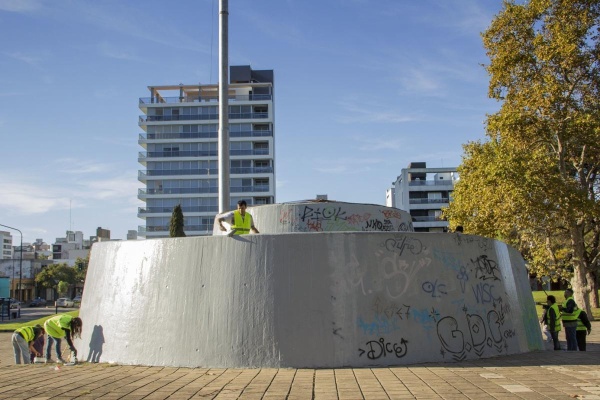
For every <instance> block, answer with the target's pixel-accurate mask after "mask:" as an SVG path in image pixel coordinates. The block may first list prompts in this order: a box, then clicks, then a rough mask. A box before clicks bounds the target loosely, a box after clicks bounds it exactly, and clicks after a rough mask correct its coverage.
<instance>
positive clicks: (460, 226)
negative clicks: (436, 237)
mask: <svg viewBox="0 0 600 400" xmlns="http://www.w3.org/2000/svg"><path fill="white" fill-rule="evenodd" d="M462 231H463V227H462V225H456V228H454V232H462Z"/></svg>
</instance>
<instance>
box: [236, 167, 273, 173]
mask: <svg viewBox="0 0 600 400" xmlns="http://www.w3.org/2000/svg"><path fill="white" fill-rule="evenodd" d="M229 173H230V174H231V175H234V174H272V173H273V167H257V168H230V169H229Z"/></svg>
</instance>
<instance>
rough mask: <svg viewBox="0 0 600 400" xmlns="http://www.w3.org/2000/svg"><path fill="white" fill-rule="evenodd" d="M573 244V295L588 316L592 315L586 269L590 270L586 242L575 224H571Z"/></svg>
mask: <svg viewBox="0 0 600 400" xmlns="http://www.w3.org/2000/svg"><path fill="white" fill-rule="evenodd" d="M570 230H571V245H572V247H573V253H574V257H573V279H571V287H572V288H573V297H574V298H575V302H576V303H577V307H578V308H579V309H581V310H584V311H585V312H586V313H587V315H588V317H592V310H591V308H590V301H589V300H590V298H589V286H588V285H587V282H586V271H588V268H586V267H587V265H586V262H585V257H584V252H585V243H584V241H583V234H582V231H581V229H580V227H579V226H577V225H576V224H573V226H571V229H570Z"/></svg>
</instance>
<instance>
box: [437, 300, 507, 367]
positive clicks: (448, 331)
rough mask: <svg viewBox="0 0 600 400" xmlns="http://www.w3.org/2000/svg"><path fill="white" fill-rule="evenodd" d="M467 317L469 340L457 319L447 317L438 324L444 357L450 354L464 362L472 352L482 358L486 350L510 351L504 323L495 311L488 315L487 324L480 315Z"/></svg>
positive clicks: (466, 314) (466, 315) (467, 315)
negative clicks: (503, 329)
mask: <svg viewBox="0 0 600 400" xmlns="http://www.w3.org/2000/svg"><path fill="white" fill-rule="evenodd" d="M465 317H466V318H465V319H466V325H467V332H468V334H469V336H468V338H466V337H465V334H464V332H463V329H461V327H460V325H459V322H458V321H457V320H456V318H454V317H452V316H447V317H444V318H442V319H440V320H439V321H438V322H437V334H438V337H439V340H440V344H441V345H442V349H441V350H440V353H441V354H442V356H443V357H445V354H446V353H450V354H452V358H453V359H454V360H456V361H462V360H464V359H465V358H466V357H467V353H470V352H473V353H474V354H475V355H477V356H478V357H481V356H482V355H483V353H484V352H485V349H486V348H492V347H493V348H494V349H495V350H496V351H497V352H498V353H500V352H502V349H503V348H504V349H508V342H507V341H506V340H505V338H504V337H503V334H502V324H503V323H504V321H503V319H502V317H501V316H500V315H499V314H498V313H497V312H496V311H495V310H490V311H489V312H488V313H487V316H486V317H487V324H486V322H485V321H484V319H483V318H482V317H481V316H480V315H479V314H468V313H465ZM486 346H487V347H486Z"/></svg>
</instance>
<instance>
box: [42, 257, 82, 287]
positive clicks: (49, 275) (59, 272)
mask: <svg viewBox="0 0 600 400" xmlns="http://www.w3.org/2000/svg"><path fill="white" fill-rule="evenodd" d="M35 281H36V283H37V284H38V285H39V286H42V287H44V288H49V289H57V286H58V283H59V282H66V283H68V284H74V283H75V282H76V272H75V269H74V268H71V267H69V266H68V265H67V264H65V263H60V264H51V265H48V266H47V267H45V268H43V269H42V270H41V271H40V273H38V274H37V275H36V277H35Z"/></svg>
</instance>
